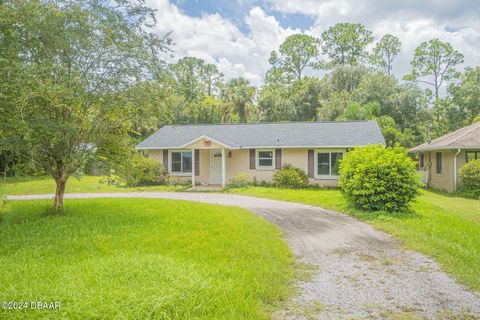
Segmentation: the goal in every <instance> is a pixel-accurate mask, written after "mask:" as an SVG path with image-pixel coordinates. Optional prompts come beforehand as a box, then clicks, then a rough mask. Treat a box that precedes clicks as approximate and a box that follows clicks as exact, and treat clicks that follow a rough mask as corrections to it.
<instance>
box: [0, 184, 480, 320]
mask: <svg viewBox="0 0 480 320" xmlns="http://www.w3.org/2000/svg"><path fill="white" fill-rule="evenodd" d="M52 197H53V195H33V196H9V197H8V198H7V199H9V200H30V199H50V198H52ZM125 197H131V198H164V199H177V200H190V201H199V202H206V203H214V204H221V205H229V206H239V207H242V208H246V209H248V210H251V211H253V212H255V213H257V214H258V215H260V216H262V217H264V218H265V219H267V220H268V221H270V222H272V223H274V224H276V225H278V226H279V227H280V228H281V229H283V230H284V232H285V239H286V241H287V242H288V243H289V245H290V247H291V249H292V251H293V253H294V254H295V255H296V256H297V257H298V259H299V261H301V262H303V263H306V264H308V265H312V266H314V269H313V271H312V275H311V278H310V277H309V279H308V280H304V281H300V282H299V287H300V289H301V290H300V292H299V294H298V296H296V297H295V298H294V299H293V301H291V302H290V303H289V304H288V306H287V307H286V308H285V310H284V311H282V312H281V314H279V315H278V316H279V317H280V318H287V319H304V318H318V319H338V318H352V317H356V318H368V319H389V318H390V317H392V316H395V315H397V314H408V315H409V316H412V317H413V318H415V317H419V318H422V319H423V318H428V319H437V318H441V317H443V318H445V319H451V318H457V317H458V318H459V319H462V318H464V317H471V318H474V319H476V318H477V317H478V318H480V298H479V296H478V295H476V294H474V293H471V292H469V291H468V290H466V289H465V288H464V287H463V286H461V285H458V284H457V283H456V282H455V281H454V280H453V279H452V278H451V277H450V276H449V275H447V274H446V273H444V272H443V271H441V269H440V267H439V266H438V264H437V263H436V262H434V261H433V260H432V259H430V258H428V257H426V256H424V255H422V254H419V253H416V252H412V251H408V250H405V249H403V248H402V247H401V245H400V244H399V243H398V241H396V240H394V239H392V238H391V237H390V236H388V235H387V234H385V233H382V232H379V231H377V230H374V229H373V228H372V227H371V226H370V225H368V224H365V223H362V222H360V221H358V220H356V219H354V218H351V217H348V216H346V215H343V214H339V213H336V212H332V211H328V210H325V209H321V208H318V207H312V206H308V205H303V204H297V203H291V202H283V201H276V200H269V199H260V198H254V197H248V196H240V195H231V194H219V193H194V192H189V193H182V192H165V193H161V192H129V193H92V194H67V195H65V198H125Z"/></svg>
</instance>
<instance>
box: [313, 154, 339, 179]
mask: <svg viewBox="0 0 480 320" xmlns="http://www.w3.org/2000/svg"><path fill="white" fill-rule="evenodd" d="M319 153H328V172H329V174H328V175H324V174H318V154H319ZM332 153H341V154H342V159H345V154H346V153H347V150H345V149H316V150H315V151H314V169H315V179H318V180H337V179H338V178H339V177H340V176H339V175H332V168H333V167H332Z"/></svg>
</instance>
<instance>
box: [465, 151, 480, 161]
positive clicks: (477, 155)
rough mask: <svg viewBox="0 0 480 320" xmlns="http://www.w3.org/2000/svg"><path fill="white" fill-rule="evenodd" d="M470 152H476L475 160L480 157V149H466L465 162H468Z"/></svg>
mask: <svg viewBox="0 0 480 320" xmlns="http://www.w3.org/2000/svg"><path fill="white" fill-rule="evenodd" d="M469 153H474V154H475V159H474V160H478V159H480V150H466V151H465V163H467V162H468V154H469Z"/></svg>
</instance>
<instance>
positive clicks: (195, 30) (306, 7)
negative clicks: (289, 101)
mask: <svg viewBox="0 0 480 320" xmlns="http://www.w3.org/2000/svg"><path fill="white" fill-rule="evenodd" d="M246 3H247V4H248V3H250V2H249V1H247V2H246ZM147 4H148V5H149V6H151V7H153V8H155V9H157V10H158V12H157V18H158V25H157V26H156V29H157V30H158V32H160V33H165V32H168V31H173V33H172V38H173V40H174V42H175V43H176V45H175V46H174V48H173V49H174V51H175V55H176V58H179V57H182V56H185V55H192V56H196V57H199V58H202V59H204V60H206V61H208V62H210V63H216V64H217V65H218V67H219V69H220V70H221V71H222V72H223V73H224V74H225V76H226V78H227V79H229V78H233V77H238V76H243V77H245V78H247V79H249V80H250V81H251V82H252V84H254V85H260V84H261V83H262V81H263V78H264V76H265V72H266V71H267V69H268V67H269V65H268V58H269V56H270V52H271V51H272V50H276V49H277V48H278V46H279V45H280V44H281V43H282V41H283V40H284V39H285V38H286V37H287V36H289V35H291V34H294V33H298V32H301V31H300V30H298V29H292V28H284V27H282V26H281V25H280V24H279V22H278V21H277V20H276V18H275V17H274V16H272V15H269V14H268V12H265V11H264V10H263V9H262V8H260V7H253V8H251V9H250V11H249V13H248V14H247V16H246V17H244V21H245V24H246V26H247V27H248V30H249V31H248V32H247V33H246V34H245V33H242V32H241V31H240V29H239V28H238V27H237V26H236V25H235V24H234V23H233V22H231V21H230V20H228V19H227V18H225V17H223V16H221V15H220V14H218V13H216V14H205V15H203V16H201V17H191V16H188V15H186V14H185V13H183V12H182V11H181V10H179V8H178V7H177V6H176V5H174V4H172V3H170V2H168V1H167V0H148V1H147ZM270 4H271V9H272V10H275V11H278V12H280V13H281V14H291V13H300V14H304V15H308V16H310V17H312V18H313V19H314V21H315V22H314V23H313V25H312V26H311V27H309V28H308V29H307V30H304V32H305V33H307V34H311V35H315V36H320V35H321V33H322V32H323V31H324V30H326V29H327V28H328V27H330V26H331V25H333V24H335V23H338V22H346V21H348V22H356V23H362V24H364V25H365V26H366V27H367V28H368V29H370V30H372V31H373V34H374V36H375V37H376V40H379V39H380V38H381V37H382V36H383V35H384V34H385V33H391V34H393V35H395V36H397V37H399V38H400V40H401V41H402V53H401V54H400V56H399V57H398V58H397V60H396V61H395V62H394V72H395V73H396V74H397V75H398V76H400V77H401V76H403V75H404V74H406V73H408V72H409V70H410V60H411V58H412V56H413V52H414V50H415V48H416V46H418V44H420V42H422V41H428V40H430V39H432V38H439V39H440V40H442V41H448V42H450V43H451V44H452V45H453V46H454V47H455V48H456V49H457V50H459V51H460V52H462V53H463V54H464V55H465V64H466V65H479V64H480V50H478V49H479V48H478V43H480V19H479V18H480V5H478V2H477V0H428V1H417V0H403V1H385V0H323V1H317V0H270ZM239 5H240V4H239ZM446 27H448V28H451V29H450V32H449V31H447V30H446ZM452 30H454V31H453V32H451V31H452Z"/></svg>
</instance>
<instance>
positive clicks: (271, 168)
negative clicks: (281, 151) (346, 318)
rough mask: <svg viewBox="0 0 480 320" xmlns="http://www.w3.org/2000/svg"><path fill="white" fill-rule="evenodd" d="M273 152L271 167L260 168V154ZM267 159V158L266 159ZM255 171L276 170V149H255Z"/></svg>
mask: <svg viewBox="0 0 480 320" xmlns="http://www.w3.org/2000/svg"><path fill="white" fill-rule="evenodd" d="M264 151H266V152H272V165H271V166H260V158H259V156H258V154H259V153H260V152H264ZM264 159H266V158H264ZM255 169H256V170H275V149H255Z"/></svg>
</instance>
